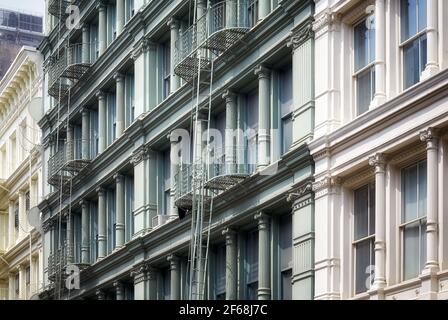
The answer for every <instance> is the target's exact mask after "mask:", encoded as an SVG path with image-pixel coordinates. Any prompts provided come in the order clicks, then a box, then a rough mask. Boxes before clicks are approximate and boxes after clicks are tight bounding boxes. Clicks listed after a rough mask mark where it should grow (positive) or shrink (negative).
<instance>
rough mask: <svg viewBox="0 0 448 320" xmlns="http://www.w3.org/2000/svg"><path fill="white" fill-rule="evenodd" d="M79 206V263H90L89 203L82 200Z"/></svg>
mask: <svg viewBox="0 0 448 320" xmlns="http://www.w3.org/2000/svg"><path fill="white" fill-rule="evenodd" d="M79 204H80V205H81V263H83V264H87V263H89V262H90V233H89V221H90V212H89V202H87V201H86V200H82V201H81V202H80V203H79Z"/></svg>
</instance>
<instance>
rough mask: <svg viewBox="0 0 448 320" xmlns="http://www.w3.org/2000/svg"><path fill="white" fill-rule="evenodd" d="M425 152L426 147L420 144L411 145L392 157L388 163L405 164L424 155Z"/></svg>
mask: <svg viewBox="0 0 448 320" xmlns="http://www.w3.org/2000/svg"><path fill="white" fill-rule="evenodd" d="M425 151H426V145H424V144H422V143H414V144H412V146H410V147H407V148H405V149H404V151H402V152H400V153H398V154H397V155H395V156H393V157H392V158H391V159H390V161H389V163H391V164H400V163H402V162H405V161H407V160H409V159H411V158H413V157H416V156H418V155H419V154H422V153H424V152H425Z"/></svg>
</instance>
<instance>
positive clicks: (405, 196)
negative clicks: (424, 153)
mask: <svg viewBox="0 0 448 320" xmlns="http://www.w3.org/2000/svg"><path fill="white" fill-rule="evenodd" d="M426 174H427V163H426V160H424V161H420V162H418V163H417V164H414V165H412V166H409V167H407V168H404V169H403V170H402V171H401V179H402V182H401V189H402V190H401V191H402V216H401V220H402V224H401V226H400V229H401V233H402V241H403V251H402V255H403V258H402V259H403V262H402V263H403V279H404V280H407V279H412V278H415V277H417V276H418V275H419V273H420V271H421V270H422V269H423V267H424V265H425V262H426V198H427V195H426V188H427V183H426Z"/></svg>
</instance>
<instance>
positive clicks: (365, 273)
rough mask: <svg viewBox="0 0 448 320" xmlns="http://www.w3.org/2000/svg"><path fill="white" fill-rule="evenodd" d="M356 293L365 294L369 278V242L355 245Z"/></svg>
mask: <svg viewBox="0 0 448 320" xmlns="http://www.w3.org/2000/svg"><path fill="white" fill-rule="evenodd" d="M355 249H356V279H355V285H356V293H360V292H365V291H367V290H368V289H369V288H367V284H368V279H369V276H370V273H369V266H370V240H367V241H363V242H360V243H358V244H357V245H356V248H355Z"/></svg>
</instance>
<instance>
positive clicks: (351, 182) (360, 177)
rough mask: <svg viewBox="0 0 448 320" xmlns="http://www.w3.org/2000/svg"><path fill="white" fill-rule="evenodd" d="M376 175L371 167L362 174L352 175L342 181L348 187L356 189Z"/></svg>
mask: <svg viewBox="0 0 448 320" xmlns="http://www.w3.org/2000/svg"><path fill="white" fill-rule="evenodd" d="M374 175H375V169H374V168H373V167H369V168H367V169H365V170H362V171H361V172H358V173H355V174H353V175H350V176H349V177H347V178H345V179H343V180H342V184H343V185H344V186H347V187H354V186H356V185H358V184H360V183H362V182H363V181H366V180H368V179H371V178H372V177H374Z"/></svg>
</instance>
